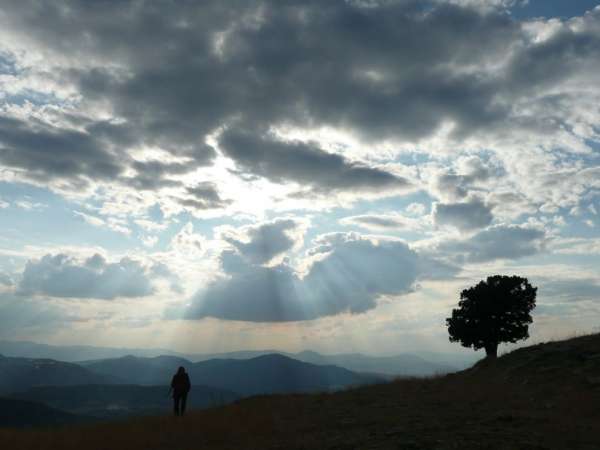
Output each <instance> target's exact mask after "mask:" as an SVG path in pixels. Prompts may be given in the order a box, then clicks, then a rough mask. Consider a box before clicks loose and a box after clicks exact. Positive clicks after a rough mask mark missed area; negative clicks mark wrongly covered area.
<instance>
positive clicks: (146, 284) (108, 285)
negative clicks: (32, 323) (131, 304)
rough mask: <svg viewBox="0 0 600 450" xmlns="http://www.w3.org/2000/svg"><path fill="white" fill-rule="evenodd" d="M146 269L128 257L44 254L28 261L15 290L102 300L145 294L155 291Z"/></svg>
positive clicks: (142, 295)
mask: <svg viewBox="0 0 600 450" xmlns="http://www.w3.org/2000/svg"><path fill="white" fill-rule="evenodd" d="M148 270H149V269H148V268H146V267H144V266H143V265H142V264H141V263H140V262H138V261H135V260H132V259H130V258H122V259H121V260H120V261H118V262H115V263H109V262H107V261H106V260H105V259H104V258H103V257H102V256H100V255H98V254H96V255H94V256H92V257H90V258H88V259H87V260H85V261H83V262H80V261H78V260H75V259H74V258H71V257H69V256H68V255H65V254H57V255H45V256H44V257H42V258H41V259H40V260H30V261H28V262H27V265H26V266H25V270H24V272H23V276H22V279H21V281H20V283H19V286H18V293H19V294H21V295H32V294H41V295H48V296H51V297H75V298H97V299H104V300H112V299H114V298H117V297H144V296H147V295H150V294H152V293H153V292H154V288H153V286H152V284H151V279H150V277H149V275H150V273H149V271H148ZM154 275H156V274H154Z"/></svg>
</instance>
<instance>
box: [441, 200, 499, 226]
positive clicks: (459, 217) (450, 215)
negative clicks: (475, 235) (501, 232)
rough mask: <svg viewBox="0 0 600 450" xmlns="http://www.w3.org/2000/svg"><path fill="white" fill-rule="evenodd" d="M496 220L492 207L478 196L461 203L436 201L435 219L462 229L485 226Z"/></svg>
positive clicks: (442, 223)
mask: <svg viewBox="0 0 600 450" xmlns="http://www.w3.org/2000/svg"><path fill="white" fill-rule="evenodd" d="M492 220H494V216H493V214H492V209H491V207H490V206H488V205H486V204H485V203H484V202H482V201H481V200H480V199H478V198H472V199H471V200H469V201H466V202H461V203H434V205H433V221H434V223H435V224H436V225H438V226H441V225H450V226H453V227H456V228H458V229H459V230H461V231H471V230H476V229H479V228H485V227H486V226H488V225H489V224H490V223H492Z"/></svg>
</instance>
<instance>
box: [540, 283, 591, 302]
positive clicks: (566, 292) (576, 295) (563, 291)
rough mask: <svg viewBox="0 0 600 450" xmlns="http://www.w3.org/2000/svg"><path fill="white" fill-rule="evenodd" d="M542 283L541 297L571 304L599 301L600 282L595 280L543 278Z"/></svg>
mask: <svg viewBox="0 0 600 450" xmlns="http://www.w3.org/2000/svg"><path fill="white" fill-rule="evenodd" d="M541 281H542V282H540V283H539V284H540V292H539V295H540V296H544V297H548V298H551V299H559V300H560V299H562V300H566V301H569V302H577V301H588V300H590V301H596V302H597V301H599V299H600V280H598V279H593V278H571V279H569V278H562V279H555V278H543V279H542V280H541Z"/></svg>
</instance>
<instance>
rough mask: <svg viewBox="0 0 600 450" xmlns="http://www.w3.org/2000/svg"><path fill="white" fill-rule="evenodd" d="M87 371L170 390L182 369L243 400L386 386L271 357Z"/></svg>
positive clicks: (111, 364)
mask: <svg viewBox="0 0 600 450" xmlns="http://www.w3.org/2000/svg"><path fill="white" fill-rule="evenodd" d="M81 364H82V366H83V367H85V368H86V369H87V370H89V371H90V372H92V373H95V374H97V375H99V376H104V377H106V378H110V379H113V380H119V379H120V380H126V382H127V383H130V384H139V385H156V384H163V385H168V383H169V382H170V380H171V377H172V376H173V373H174V371H175V369H177V367H179V366H184V367H185V368H186V370H187V372H188V374H189V376H190V379H191V381H192V385H196V384H199V385H205V386H212V387H216V388H220V389H225V390H229V391H233V392H236V393H238V394H241V395H243V396H249V395H256V394H272V393H282V392H310V391H331V390H336V389H341V388H344V387H348V386H355V385H361V384H368V383H373V382H377V381H383V380H384V378H382V377H381V376H376V375H370V374H359V373H355V372H352V371H350V370H348V369H345V368H342V367H337V366H333V365H317V364H310V363H305V362H303V361H298V360H295V359H293V358H290V357H287V356H284V355H280V354H269V355H262V356H258V357H256V358H250V359H209V360H207V361H199V362H196V363H193V362H191V361H188V360H186V359H183V358H179V357H175V356H157V357H155V358H140V357H137V356H131V355H129V356H124V357H122V358H115V359H104V360H99V361H85V362H82V363H81Z"/></svg>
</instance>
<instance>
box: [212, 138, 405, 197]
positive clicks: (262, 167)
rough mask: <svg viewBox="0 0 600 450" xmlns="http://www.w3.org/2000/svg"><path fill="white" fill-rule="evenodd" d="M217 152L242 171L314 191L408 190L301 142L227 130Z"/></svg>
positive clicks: (390, 177) (382, 173)
mask: <svg viewBox="0 0 600 450" xmlns="http://www.w3.org/2000/svg"><path fill="white" fill-rule="evenodd" d="M219 142H220V145H221V149H222V150H223V152H224V153H225V155H227V156H229V157H230V158H232V159H233V160H234V161H235V162H236V163H237V165H238V166H239V167H240V168H241V169H243V170H244V171H247V172H250V173H251V174H254V175H261V176H263V177H265V178H268V179H270V180H272V181H275V182H285V181H286V180H287V181H295V182H297V183H299V184H303V185H308V186H311V187H313V189H316V190H334V191H335V190H352V189H357V190H365V191H372V190H380V189H403V188H408V187H410V184H409V182H408V181H407V180H405V179H404V178H402V177H399V176H396V175H394V174H391V173H389V172H386V171H385V170H381V169H378V168H373V167H368V166H365V165H362V164H358V163H355V162H352V161H349V160H347V159H345V158H344V157H342V156H340V155H337V154H333V153H328V152H326V151H324V150H321V149H320V148H317V147H315V146H313V145H310V144H305V143H302V142H284V141H281V140H277V139H276V138H275V137H273V136H270V135H264V136H257V135H255V134H253V133H249V132H240V131H227V132H225V133H224V134H223V135H222V136H221V139H220V141H219Z"/></svg>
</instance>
